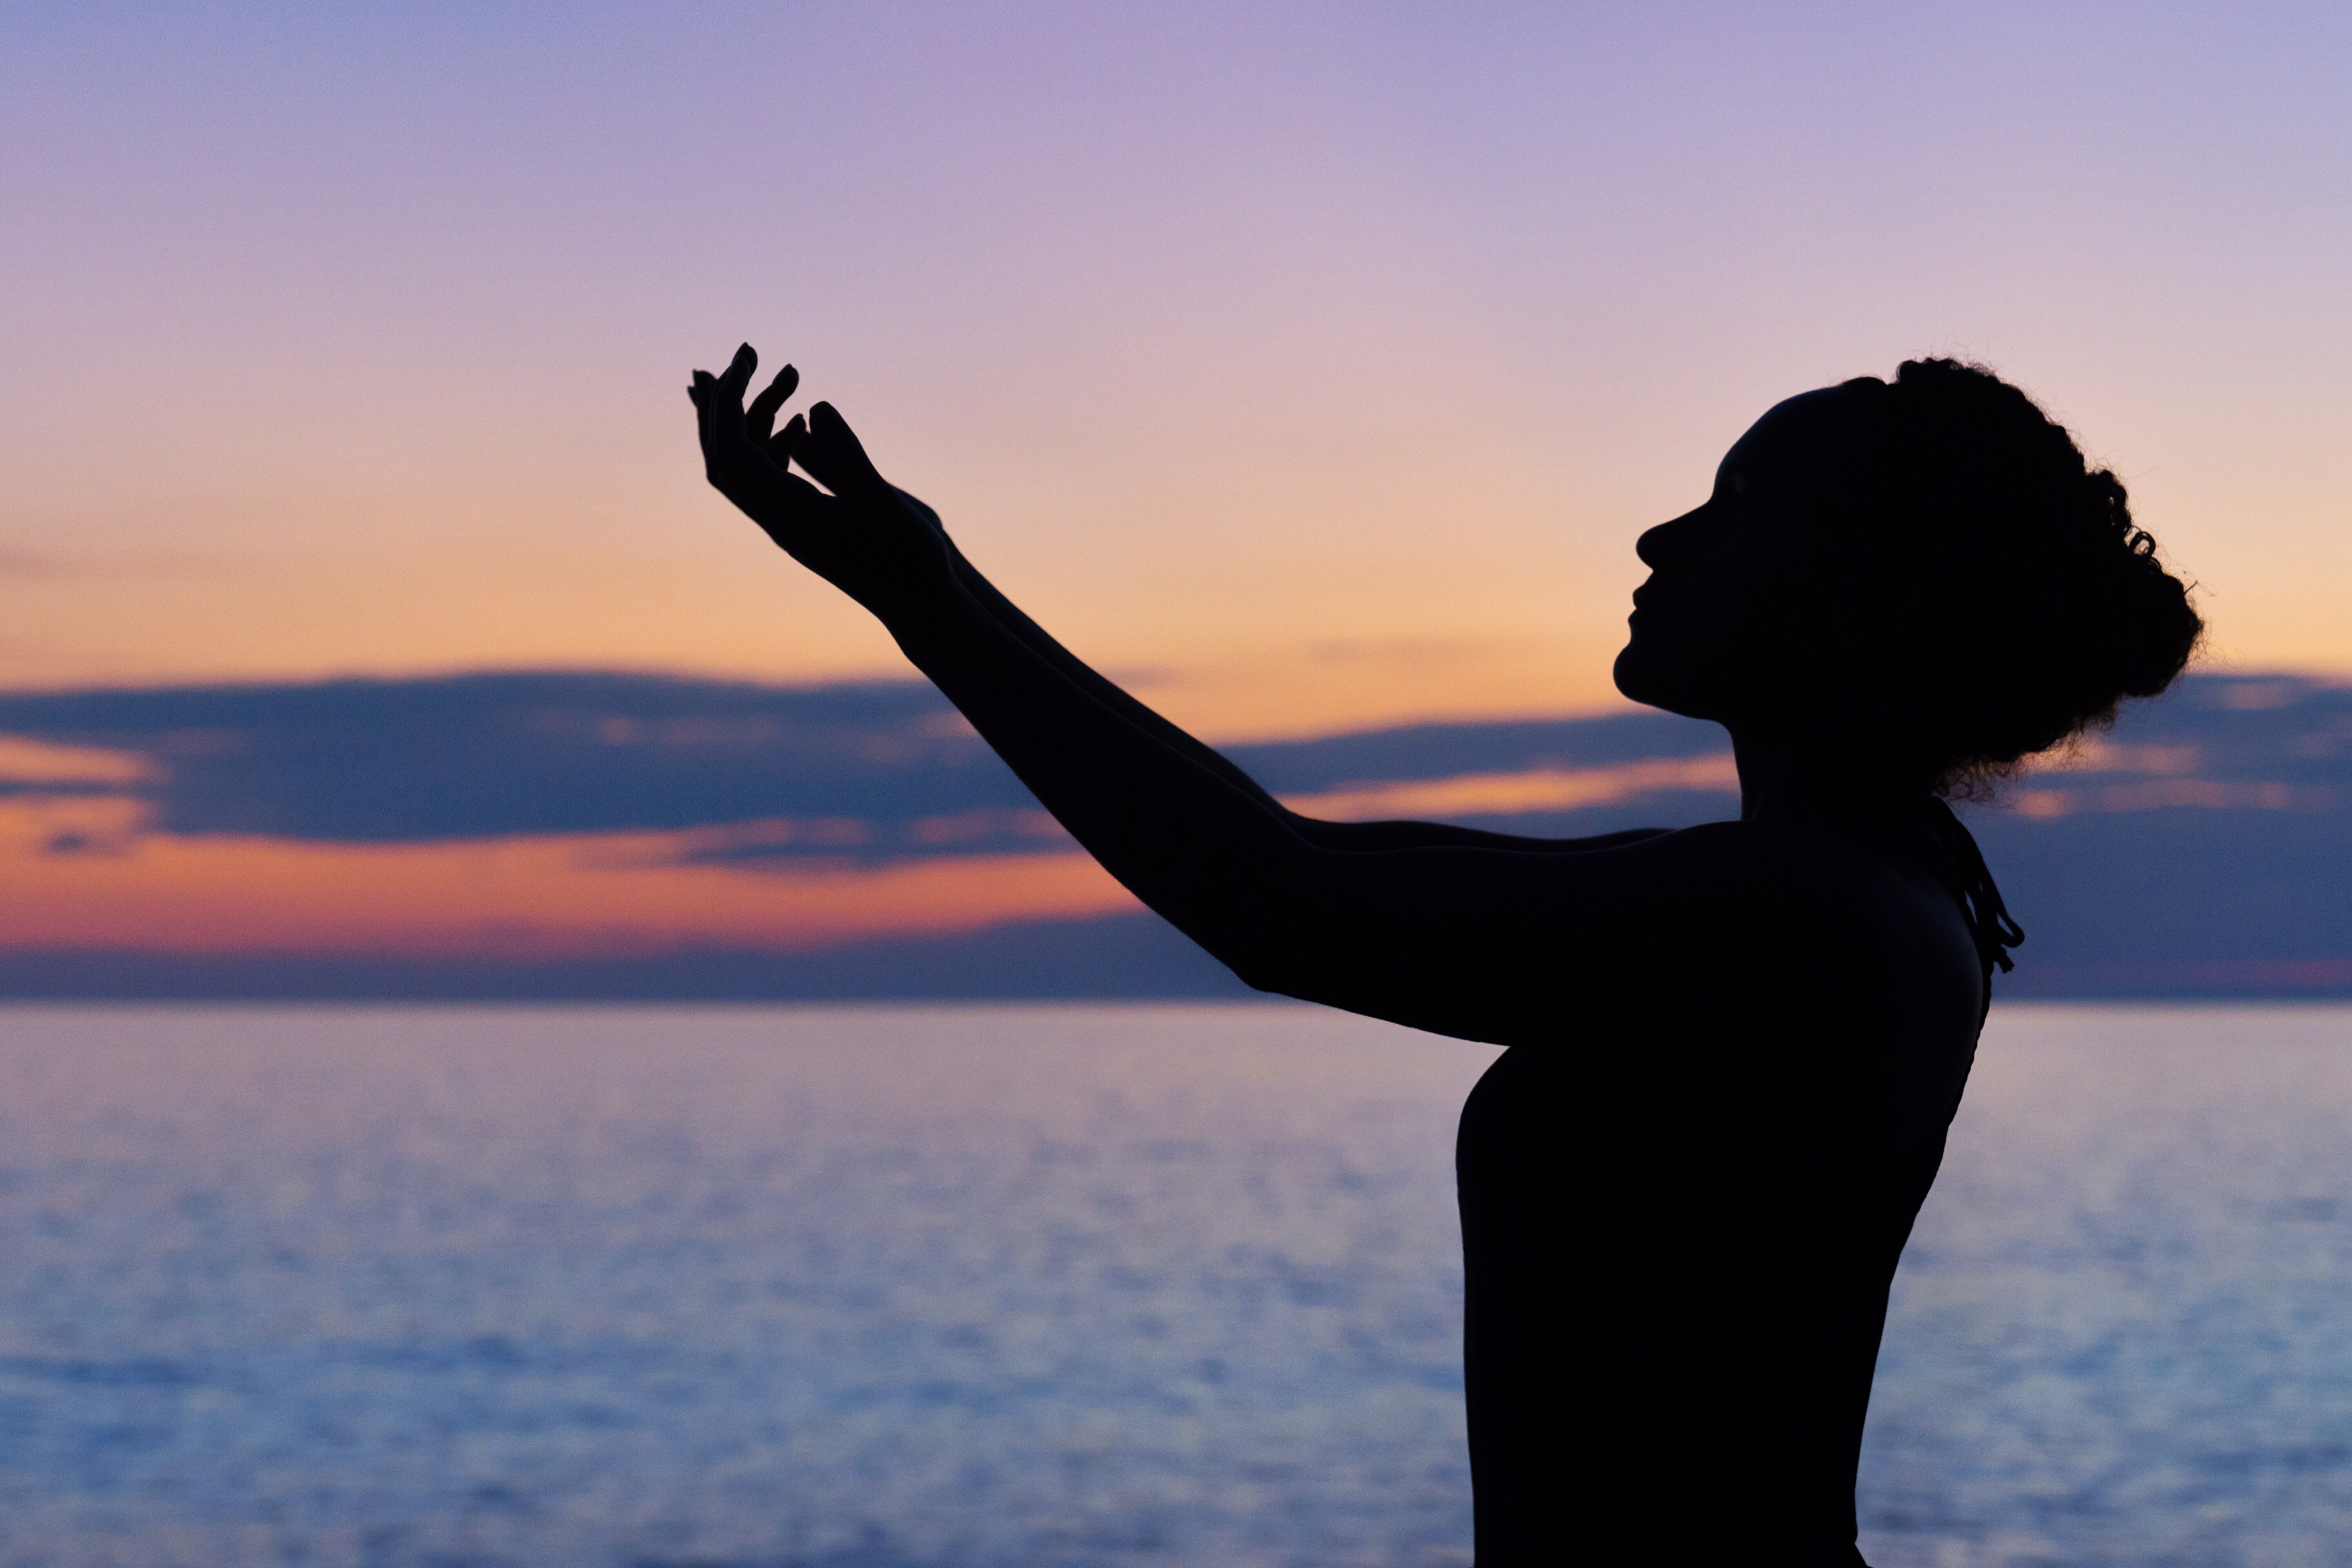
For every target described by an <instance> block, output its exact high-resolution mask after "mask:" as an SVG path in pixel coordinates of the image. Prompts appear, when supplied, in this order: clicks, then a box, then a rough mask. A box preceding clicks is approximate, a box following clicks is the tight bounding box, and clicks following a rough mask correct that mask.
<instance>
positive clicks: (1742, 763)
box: [1731, 730, 1921, 826]
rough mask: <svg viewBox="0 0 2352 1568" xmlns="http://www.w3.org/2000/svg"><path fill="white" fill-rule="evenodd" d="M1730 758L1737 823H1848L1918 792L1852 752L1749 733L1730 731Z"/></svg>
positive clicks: (1899, 802)
mask: <svg viewBox="0 0 2352 1568" xmlns="http://www.w3.org/2000/svg"><path fill="white" fill-rule="evenodd" d="M1731 758H1732V763H1733V765H1734V766H1736V767H1737V768H1738V770H1739V820H1740V821H1742V822H1812V823H1818V824H1822V825H1823V826H1833V825H1838V824H1846V825H1852V824H1854V823H1856V822H1859V821H1862V820H1866V819H1868V818H1871V817H1874V816H1882V815H1884V814H1885V812H1886V811H1887V809H1888V808H1889V807H1891V806H1895V805H1901V804H1903V803H1904V802H1906V801H1907V800H1909V799H1910V798H1911V797H1912V796H1913V795H1918V794H1920V793H1921V792H1920V791H1918V790H1916V789H1913V788H1908V787H1906V785H1905V784H1903V783H1902V782H1900V781H1899V780H1898V779H1896V778H1895V777H1894V776H1893V775H1892V774H1891V773H1888V772H1887V771H1885V769H1884V768H1882V767H1874V766H1873V765H1872V760H1871V759H1869V758H1866V757H1863V756H1859V755H1856V754H1855V753H1854V752H1846V751H1840V750H1833V749H1831V748H1827V747H1822V746H1805V745H1796V744H1791V743H1790V742H1786V741H1783V740H1781V739H1780V738H1778V737H1774V736H1767V735H1760V734H1758V733H1756V732H1754V731H1742V730H1734V731H1732V732H1731Z"/></svg>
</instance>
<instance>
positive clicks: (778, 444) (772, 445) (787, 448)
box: [768, 414, 808, 468]
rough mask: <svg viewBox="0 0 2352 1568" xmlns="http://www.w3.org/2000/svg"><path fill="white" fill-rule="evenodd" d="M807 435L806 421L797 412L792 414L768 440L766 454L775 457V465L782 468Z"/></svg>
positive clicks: (790, 459)
mask: <svg viewBox="0 0 2352 1568" xmlns="http://www.w3.org/2000/svg"><path fill="white" fill-rule="evenodd" d="M807 436H808V421H806V420H804V419H803V418H802V417H801V416H799V415H797V414H795V415H793V417H792V420H791V422H790V423H788V424H787V425H785V426H784V427H783V428H782V429H781V430H779V431H777V432H776V434H775V435H774V437H772V438H771V439H770V440H769V442H768V456H769V457H771V458H774V459H775V462H776V467H778V468H782V467H783V466H784V465H785V464H787V463H789V462H791V461H792V460H793V457H794V456H795V454H796V452H797V449H798V447H800V444H801V442H802V441H803V439H805V438H806V437H807Z"/></svg>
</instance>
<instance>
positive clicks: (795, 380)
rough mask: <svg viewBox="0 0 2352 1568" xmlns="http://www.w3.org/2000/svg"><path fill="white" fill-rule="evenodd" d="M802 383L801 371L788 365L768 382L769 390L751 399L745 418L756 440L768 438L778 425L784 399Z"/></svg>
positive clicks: (752, 436)
mask: <svg viewBox="0 0 2352 1568" xmlns="http://www.w3.org/2000/svg"><path fill="white" fill-rule="evenodd" d="M800 384H801V373H800V372H799V371H797V370H795V369H793V367H792V366H791V365H786V366H784V368H783V369H782V370H780V371H778V372H777V373H776V379H775V380H773V381H772V382H770V383H768V390H767V391H765V392H763V393H761V394H760V395H759V396H757V397H755V398H753V399H752V400H751V409H750V411H749V412H748V413H746V414H745V415H744V416H743V418H744V423H745V424H746V426H748V427H749V428H750V430H751V439H752V440H753V441H754V442H761V441H765V440H766V439H767V438H768V432H769V431H771V430H772V429H774V428H775V426H776V416H777V415H778V414H779V413H781V412H782V410H783V406H784V400H785V399H786V398H788V397H790V396H792V395H793V393H794V392H795V391H797V390H798V389H799V387H800Z"/></svg>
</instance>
